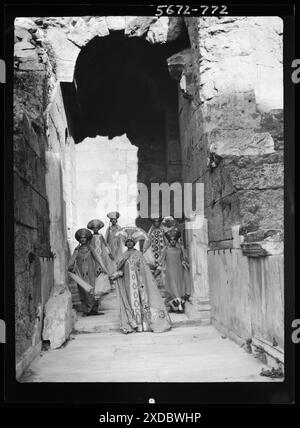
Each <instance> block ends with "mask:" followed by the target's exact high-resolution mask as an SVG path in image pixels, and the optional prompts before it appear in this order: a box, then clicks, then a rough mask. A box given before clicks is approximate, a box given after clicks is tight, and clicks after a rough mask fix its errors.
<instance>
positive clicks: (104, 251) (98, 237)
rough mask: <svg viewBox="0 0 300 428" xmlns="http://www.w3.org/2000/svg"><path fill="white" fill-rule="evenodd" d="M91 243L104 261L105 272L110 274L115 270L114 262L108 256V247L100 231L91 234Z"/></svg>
mask: <svg viewBox="0 0 300 428" xmlns="http://www.w3.org/2000/svg"><path fill="white" fill-rule="evenodd" d="M91 245H92V246H93V247H94V249H95V251H96V253H97V254H98V256H99V257H100V258H102V261H103V263H104V266H105V267H106V270H107V272H108V273H109V274H110V275H111V274H112V273H114V272H115V268H116V266H115V263H114V261H113V260H112V259H111V258H110V256H109V248H108V245H107V243H106V241H105V239H104V237H103V235H102V233H96V234H94V235H93V237H92V239H91Z"/></svg>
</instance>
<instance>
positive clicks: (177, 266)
mask: <svg viewBox="0 0 300 428" xmlns="http://www.w3.org/2000/svg"><path fill="white" fill-rule="evenodd" d="M180 235H181V233H180V232H179V231H178V230H176V229H174V230H170V231H169V232H167V233H166V237H167V239H168V241H169V245H168V246H167V247H166V248H165V249H164V250H163V252H162V256H161V259H160V263H159V266H158V268H157V271H158V272H160V271H163V272H164V286H165V290H166V293H167V297H166V300H165V303H166V306H167V307H168V308H169V309H170V310H171V311H174V312H183V306H184V303H185V300H186V297H187V296H188V297H189V296H190V294H191V281H190V275H189V262H188V257H187V255H186V253H185V250H184V247H183V245H178V240H179V238H180Z"/></svg>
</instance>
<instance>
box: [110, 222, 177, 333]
mask: <svg viewBox="0 0 300 428" xmlns="http://www.w3.org/2000/svg"><path fill="white" fill-rule="evenodd" d="M118 236H122V237H123V239H124V241H125V246H126V247H127V251H126V252H125V253H124V254H123V255H122V257H121V258H120V260H119V261H118V264H117V269H118V272H120V275H122V277H120V278H119V279H118V280H117V287H116V290H117V298H118V305H119V311H120V324H121V330H122V331H123V332H124V333H130V332H134V331H137V332H143V331H153V332H156V333H161V332H164V331H167V330H169V329H170V328H171V320H170V317H169V314H168V311H167V309H166V307H165V304H164V301H163V299H162V297H161V295H160V293H159V290H158V287H157V284H156V281H155V279H154V276H153V275H152V273H151V271H150V268H149V266H148V265H147V263H146V260H145V259H144V257H143V254H142V253H141V252H140V251H138V250H136V249H135V248H134V246H135V244H136V243H137V241H138V240H140V239H147V234H146V232H145V231H143V230H141V229H139V228H136V227H127V228H122V230H121V231H120V232H118Z"/></svg>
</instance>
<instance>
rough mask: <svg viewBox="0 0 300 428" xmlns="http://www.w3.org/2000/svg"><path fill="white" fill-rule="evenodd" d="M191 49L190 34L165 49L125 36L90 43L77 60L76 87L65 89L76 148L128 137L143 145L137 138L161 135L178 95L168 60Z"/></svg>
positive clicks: (114, 36)
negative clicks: (89, 142) (85, 142)
mask: <svg viewBox="0 0 300 428" xmlns="http://www.w3.org/2000/svg"><path fill="white" fill-rule="evenodd" d="M189 45H190V43H189V38H188V35H187V32H186V31H184V32H183V34H182V36H181V37H180V38H179V39H178V40H176V41H174V42H170V43H167V44H163V45H151V44H150V43H149V42H147V41H146V40H144V39H142V38H140V37H130V38H128V37H124V33H123V32H121V31H120V32H119V31H116V32H112V33H111V34H110V35H109V36H107V37H101V38H100V37H95V38H94V39H92V40H91V41H90V42H89V43H88V44H87V45H86V46H85V47H83V48H82V50H81V52H80V54H79V56H78V58H77V62H76V66H75V72H74V81H75V85H74V84H69V83H63V84H62V90H63V94H64V99H65V103H66V104H67V109H68V110H69V114H68V118H69V123H70V129H71V132H72V134H73V137H74V140H75V143H79V142H80V141H82V140H83V139H84V138H85V137H95V136H97V135H103V136H108V137H109V138H113V137H115V136H119V135H122V134H124V133H126V134H127V136H128V138H129V139H130V140H131V141H132V143H133V144H137V145H139V143H138V140H139V137H141V139H143V140H144V139H145V138H147V137H149V138H150V139H157V137H159V136H161V130H162V128H163V127H164V120H165V117H164V114H165V110H166V106H167V103H168V100H169V99H170V97H172V92H173V94H174V92H177V88H176V82H174V81H173V80H171V78H170V76H169V72H168V67H167V62H166V59H167V58H168V57H169V56H171V55H173V54H174V53H176V52H178V51H180V50H182V49H184V48H186V47H187V46H189ZM136 141H137V143H136Z"/></svg>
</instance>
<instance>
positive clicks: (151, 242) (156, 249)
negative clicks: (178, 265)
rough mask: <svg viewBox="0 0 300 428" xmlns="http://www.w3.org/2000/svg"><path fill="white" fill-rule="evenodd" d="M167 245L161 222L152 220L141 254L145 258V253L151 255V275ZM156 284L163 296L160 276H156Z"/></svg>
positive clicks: (155, 219)
mask: <svg viewBox="0 0 300 428" xmlns="http://www.w3.org/2000/svg"><path fill="white" fill-rule="evenodd" d="M167 244H168V241H167V239H166V237H165V233H164V229H163V228H162V226H161V221H160V219H159V218H158V217H156V218H153V219H152V226H151V227H150V229H149V231H148V240H147V241H146V242H145V245H144V248H143V253H144V255H145V257H146V255H147V253H148V252H149V251H151V252H152V254H153V259H154V260H153V261H154V263H153V265H151V266H150V269H151V271H153V273H154V272H155V270H156V268H157V267H158V264H159V261H160V258H161V254H162V251H163V249H164V248H165V247H166V245H167ZM156 282H157V285H158V288H159V290H160V293H161V295H162V296H163V297H164V296H165V291H164V286H163V278H162V275H160V274H157V275H156Z"/></svg>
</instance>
